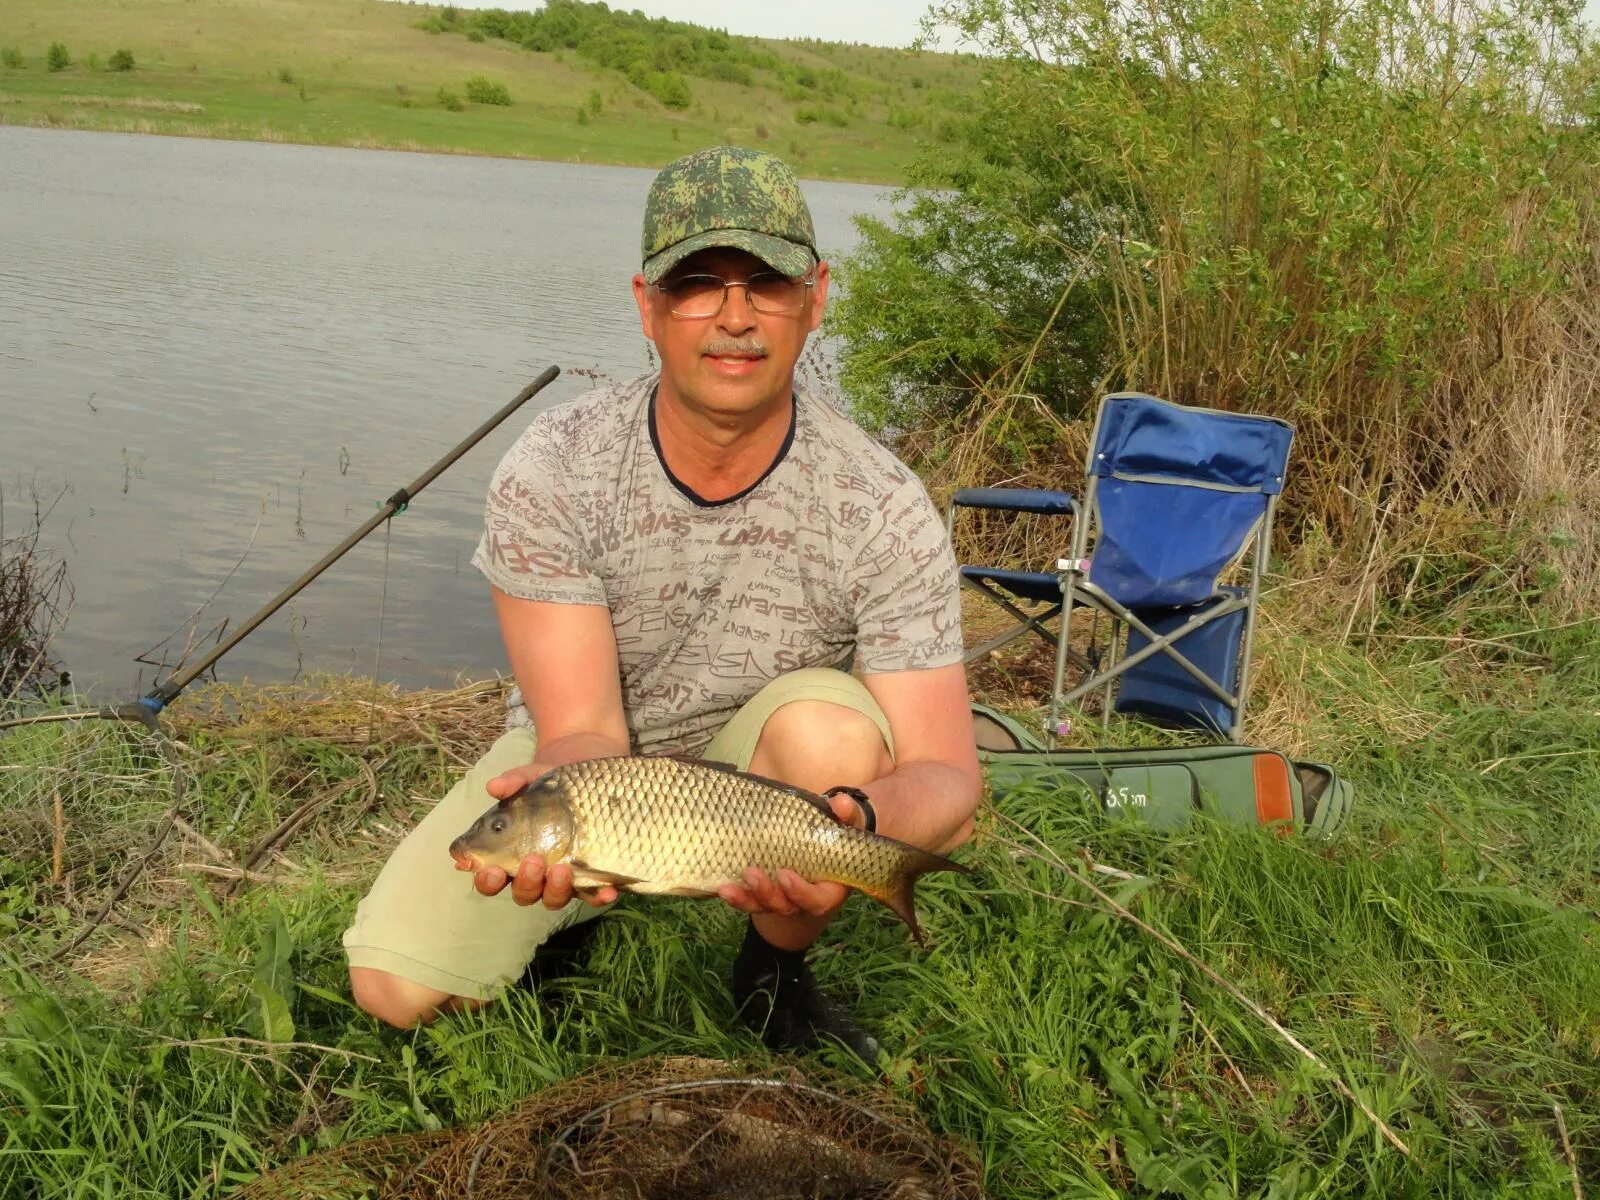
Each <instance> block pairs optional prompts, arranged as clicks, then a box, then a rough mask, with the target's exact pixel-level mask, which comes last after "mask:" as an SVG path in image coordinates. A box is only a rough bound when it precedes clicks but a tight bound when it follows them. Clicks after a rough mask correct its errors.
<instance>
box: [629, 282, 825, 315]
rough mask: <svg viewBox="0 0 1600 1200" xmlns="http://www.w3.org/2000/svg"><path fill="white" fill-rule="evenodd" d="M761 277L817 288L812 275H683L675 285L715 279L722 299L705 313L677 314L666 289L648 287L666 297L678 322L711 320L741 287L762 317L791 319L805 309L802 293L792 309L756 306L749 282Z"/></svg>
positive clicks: (745, 296)
mask: <svg viewBox="0 0 1600 1200" xmlns="http://www.w3.org/2000/svg"><path fill="white" fill-rule="evenodd" d="M763 276H770V277H772V278H774V279H787V280H788V281H789V282H790V283H796V282H798V283H799V285H800V286H801V287H803V288H814V287H816V286H817V278H816V276H815V275H814V274H810V273H808V274H807V275H805V277H804V278H802V279H799V280H796V279H795V277H794V276H793V275H785V274H784V273H783V272H782V271H757V272H756V273H755V274H754V275H752V276H750V277H749V278H747V279H724V278H723V277H722V276H721V275H713V274H712V273H711V272H710V271H696V272H694V273H693V274H692V275H683V276H680V277H679V278H678V279H676V280H674V281H673V282H675V283H682V282H683V281H684V280H687V279H715V280H716V281H717V282H718V283H720V284H721V285H722V299H720V300H719V301H717V306H716V308H714V309H712V310H711V311H710V312H706V313H683V312H679V311H678V310H677V309H675V308H673V307H672V293H671V292H670V291H669V290H667V289H666V288H664V287H662V286H661V282H657V283H652V284H651V285H650V286H651V287H653V288H655V290H656V291H658V292H660V293H661V294H662V295H663V296H665V297H667V311H668V312H670V313H671V314H672V315H673V316H675V317H677V318H678V319H679V320H680V321H709V320H711V318H713V317H715V316H717V315H718V314H719V313H721V312H722V310H723V308H725V307H726V306H727V303H728V289H729V288H736V287H742V288H743V289H744V300H745V303H746V304H748V305H749V306H750V307H751V308H752V309H753V310H754V311H756V312H758V313H761V314H762V315H763V316H767V317H792V316H794V315H795V314H796V313H798V312H801V311H803V310H804V309H805V306H806V302H805V295H804V293H801V299H800V303H799V304H797V305H795V306H794V307H793V308H777V309H773V308H763V307H762V306H761V305H760V304H757V303H756V300H755V297H754V296H752V295H751V294H750V280H751V279H760V278H762V277H763Z"/></svg>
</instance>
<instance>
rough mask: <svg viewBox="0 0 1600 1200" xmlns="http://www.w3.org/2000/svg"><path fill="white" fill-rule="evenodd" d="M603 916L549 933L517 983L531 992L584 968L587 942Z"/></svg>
mask: <svg viewBox="0 0 1600 1200" xmlns="http://www.w3.org/2000/svg"><path fill="white" fill-rule="evenodd" d="M604 919H605V918H603V917H590V918H589V919H588V920H587V921H581V922H579V923H578V924H576V925H568V926H567V927H566V928H565V929H563V930H560V931H559V932H557V933H554V934H551V935H550V937H548V938H546V939H545V942H544V944H543V945H541V946H540V947H539V948H538V949H537V950H535V951H534V952H533V959H532V961H530V962H529V963H528V965H527V967H526V969H524V970H523V972H522V978H520V979H519V980H517V986H518V987H520V988H523V989H525V990H527V991H530V992H537V991H540V990H541V989H545V988H548V987H549V985H551V984H553V983H556V982H557V981H559V980H562V979H567V978H569V977H571V976H573V975H576V974H578V973H579V972H580V971H582V970H583V967H584V964H585V963H587V962H588V960H589V943H590V942H592V941H593V940H594V935H595V934H596V933H598V932H599V931H600V922H601V921H603V920H604Z"/></svg>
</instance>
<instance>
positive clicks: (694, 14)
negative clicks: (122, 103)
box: [456, 0, 1600, 50]
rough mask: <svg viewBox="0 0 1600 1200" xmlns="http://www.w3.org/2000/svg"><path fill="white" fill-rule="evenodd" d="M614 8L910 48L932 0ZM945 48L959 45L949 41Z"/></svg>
mask: <svg viewBox="0 0 1600 1200" xmlns="http://www.w3.org/2000/svg"><path fill="white" fill-rule="evenodd" d="M456 3H457V4H458V5H460V6H462V7H464V8H523V9H535V8H543V7H544V0H456ZM612 7H613V8H626V9H635V8H636V9H638V10H639V11H641V12H643V13H646V14H648V15H649V16H652V17H671V18H673V19H674V20H678V21H693V22H694V23H695V24H696V25H708V26H711V27H712V28H714V29H726V30H727V31H728V32H729V33H742V34H748V35H750V36H752V37H815V38H822V39H823V40H825V41H830V42H867V43H869V44H871V45H874V46H907V45H909V44H910V43H911V40H912V39H913V38H915V37H916V36H917V34H918V33H919V32H920V30H921V22H922V18H923V15H924V14H926V13H927V11H928V8H929V0H786V2H784V3H777V2H776V0H756V3H753V4H751V3H747V4H744V5H741V6H733V5H729V4H728V3H726V0H721V2H718V0H612ZM1583 11H1584V15H1585V16H1587V17H1588V19H1589V24H1590V25H1591V26H1593V27H1596V28H1600V0H1584V6H1583ZM939 48H941V49H947V50H954V49H957V48H958V47H957V46H956V45H955V44H954V42H953V40H948V39H947V40H946V42H945V43H944V44H943V45H942V46H940V47H939Z"/></svg>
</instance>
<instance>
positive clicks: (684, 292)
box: [655, 271, 816, 320]
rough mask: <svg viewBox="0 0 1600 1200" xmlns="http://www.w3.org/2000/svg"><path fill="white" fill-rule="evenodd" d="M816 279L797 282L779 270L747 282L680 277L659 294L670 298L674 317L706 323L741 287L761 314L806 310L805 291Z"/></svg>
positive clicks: (660, 287) (661, 285) (665, 282)
mask: <svg viewBox="0 0 1600 1200" xmlns="http://www.w3.org/2000/svg"><path fill="white" fill-rule="evenodd" d="M815 284H816V280H815V279H812V278H811V277H810V276H807V277H806V278H805V279H795V278H794V277H793V276H790V275H782V274H779V273H778V272H777V271H760V272H757V273H756V274H754V275H752V276H750V278H748V279H723V278H722V277H721V276H720V275H680V276H678V277H677V278H676V279H663V280H662V281H661V282H660V283H658V284H656V285H655V288H656V291H658V292H660V293H661V294H662V295H663V296H665V297H666V298H667V307H668V310H669V311H670V312H671V313H672V315H673V316H675V317H686V318H688V319H690V320H705V319H706V318H708V317H714V316H716V315H717V314H718V313H719V312H721V311H722V306H723V305H724V304H726V303H727V302H728V289H729V288H736V287H742V288H743V289H744V294H745V299H746V300H748V301H749V303H750V307H751V308H753V309H755V310H756V311H757V312H758V313H765V314H767V315H768V316H787V315H790V314H792V313H797V312H799V311H800V310H801V309H802V308H804V307H805V303H806V289H807V288H810V287H812V286H814V285H815Z"/></svg>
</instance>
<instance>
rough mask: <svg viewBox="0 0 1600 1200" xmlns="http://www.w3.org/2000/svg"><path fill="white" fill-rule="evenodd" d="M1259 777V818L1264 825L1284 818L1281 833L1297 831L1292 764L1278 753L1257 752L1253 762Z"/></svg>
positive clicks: (1257, 808) (1280, 835)
mask: <svg viewBox="0 0 1600 1200" xmlns="http://www.w3.org/2000/svg"><path fill="white" fill-rule="evenodd" d="M1254 770H1255V778H1256V819H1257V820H1258V821H1260V822H1261V823H1262V824H1263V825H1265V824H1268V823H1269V822H1272V821H1284V822H1287V824H1284V825H1280V826H1278V830H1277V832H1278V836H1279V837H1285V836H1287V835H1288V834H1290V833H1292V832H1293V831H1294V793H1293V792H1292V791H1291V790H1290V788H1289V764H1288V763H1287V762H1286V761H1284V759H1283V758H1281V757H1280V756H1279V755H1276V754H1258V755H1256V757H1255V763H1254Z"/></svg>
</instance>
